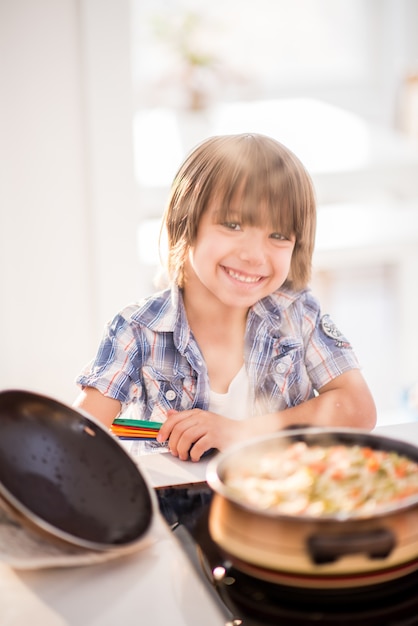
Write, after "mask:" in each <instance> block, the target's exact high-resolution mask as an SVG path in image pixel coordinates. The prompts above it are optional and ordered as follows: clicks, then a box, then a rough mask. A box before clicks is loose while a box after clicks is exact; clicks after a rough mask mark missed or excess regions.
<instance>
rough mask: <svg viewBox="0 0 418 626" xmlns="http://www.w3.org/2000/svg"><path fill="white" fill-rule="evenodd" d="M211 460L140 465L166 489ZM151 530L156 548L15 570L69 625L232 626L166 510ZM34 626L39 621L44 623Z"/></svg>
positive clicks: (415, 428)
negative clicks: (92, 562)
mask: <svg viewBox="0 0 418 626" xmlns="http://www.w3.org/2000/svg"><path fill="white" fill-rule="evenodd" d="M374 432H376V433H377V434H382V435H388V436H390V437H394V438H397V439H401V440H405V441H408V442H410V443H414V444H416V445H418V422H411V423H407V424H394V425H388V426H381V427H378V428H376V429H375V431H374ZM207 463H208V461H207V460H205V461H203V462H202V463H201V464H200V463H197V464H196V463H191V462H186V463H183V462H181V461H179V460H178V459H174V458H173V457H171V456H170V455H169V454H157V455H150V456H144V457H143V458H141V459H140V460H139V462H138V465H139V467H140V468H141V471H143V472H144V475H146V476H147V478H148V479H149V481H150V483H151V485H153V486H157V487H158V486H162V485H166V484H168V483H170V476H171V481H172V482H173V484H181V483H185V484H187V483H193V482H199V481H201V480H202V478H204V474H205V471H206V466H207ZM151 533H152V535H153V539H154V542H153V543H152V545H149V546H148V547H146V548H144V549H142V550H140V551H138V552H136V553H135V554H132V555H130V556H127V557H120V558H118V559H115V560H113V561H109V562H106V563H101V564H100V565H89V566H84V567H72V568H55V569H46V570H35V571H23V570H15V573H17V575H18V578H19V581H20V582H21V583H23V585H22V586H24V589H25V590H26V591H27V592H28V593H34V594H35V595H36V597H37V598H38V599H39V600H40V601H41V602H42V603H43V604H44V605H45V606H46V607H49V608H50V609H51V610H52V611H53V612H54V613H55V614H56V615H57V619H58V621H57V626H58V625H61V624H62V622H61V621H59V618H58V616H59V617H60V618H61V619H64V623H65V624H67V625H69V626H115V624H123V625H124V626H134V625H135V626H138V624H152V626H159V625H162V624H167V623H169V624H170V626H196V624H199V626H217V625H218V624H219V626H225V624H226V618H225V617H224V615H223V613H222V609H221V607H220V605H219V604H218V602H217V601H216V598H215V597H213V598H212V597H211V596H209V595H208V592H207V590H206V589H205V587H204V585H203V582H202V581H201V580H200V578H199V576H197V575H196V572H195V571H194V569H193V567H192V565H191V563H190V562H189V560H188V557H187V555H186V554H185V553H184V552H183V550H182V548H181V547H180V543H178V541H177V540H176V538H175V536H174V535H173V533H172V532H171V531H170V529H169V528H168V526H167V524H166V523H165V521H164V520H163V518H162V516H161V515H160V514H159V513H158V514H156V515H155V517H154V523H153V528H152V529H151ZM0 582H1V581H0ZM0 591H1V584H0ZM0 623H1V621H0ZM12 624H13V626H15V625H16V626H17V625H19V626H26V624H24V625H23V622H17V621H15V622H10V626H12ZM31 624H32V626H37V622H36V621H32V622H31ZM8 625H9V623H8ZM48 626H49V624H48ZM51 626H55V623H54V622H51Z"/></svg>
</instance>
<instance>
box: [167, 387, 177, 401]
mask: <svg viewBox="0 0 418 626" xmlns="http://www.w3.org/2000/svg"><path fill="white" fill-rule="evenodd" d="M165 397H166V398H167V400H174V398H175V397H176V392H175V391H173V390H172V389H169V390H168V391H166V393H165Z"/></svg>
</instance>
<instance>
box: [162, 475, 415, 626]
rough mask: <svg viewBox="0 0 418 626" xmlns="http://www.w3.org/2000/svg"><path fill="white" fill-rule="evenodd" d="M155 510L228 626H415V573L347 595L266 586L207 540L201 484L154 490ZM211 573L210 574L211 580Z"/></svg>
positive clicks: (207, 494) (205, 490) (207, 497)
mask: <svg viewBox="0 0 418 626" xmlns="http://www.w3.org/2000/svg"><path fill="white" fill-rule="evenodd" d="M157 493H158V497H159V502H160V508H161V511H162V513H163V515H164V516H165V518H166V519H167V521H168V523H169V524H170V525H171V527H172V529H173V533H174V534H175V536H176V537H177V539H178V540H179V541H180V543H181V545H182V547H183V549H184V550H185V552H186V553H187V554H188V556H189V558H190V560H191V562H192V564H193V566H194V567H195V570H196V573H197V574H198V575H199V576H200V577H201V579H202V580H203V581H204V583H205V585H206V587H207V589H208V593H210V594H211V596H212V597H213V598H214V599H215V601H216V602H217V603H218V604H219V606H220V607H221V608H222V611H223V614H224V615H225V624H228V625H229V624H230V625H231V626H239V625H242V626H294V625H298V626H312V625H313V624H315V625H318V624H324V625H325V626H326V625H329V626H348V625H349V624H350V625H352V624H353V623H356V624H361V626H415V625H418V572H414V573H412V574H409V575H407V576H403V577H402V578H399V579H397V580H393V581H390V582H385V583H381V584H378V585H368V586H363V587H357V588H349V589H301V588H297V587H289V586H285V585H279V584H276V583H271V582H266V581H263V580H260V579H258V578H255V577H253V576H249V575H248V574H246V573H244V572H241V571H240V570H239V569H237V567H234V565H233V564H231V563H230V562H229V561H228V560H227V559H226V558H225V556H224V555H223V554H222V553H221V551H220V550H219V549H218V547H217V546H216V544H215V543H214V542H213V541H212V540H211V538H210V535H209V530H208V514H209V508H210V501H211V497H212V493H211V491H210V489H209V487H208V486H207V485H205V484H199V485H192V486H188V487H181V488H170V489H162V490H158V492H157ZM214 573H215V574H214Z"/></svg>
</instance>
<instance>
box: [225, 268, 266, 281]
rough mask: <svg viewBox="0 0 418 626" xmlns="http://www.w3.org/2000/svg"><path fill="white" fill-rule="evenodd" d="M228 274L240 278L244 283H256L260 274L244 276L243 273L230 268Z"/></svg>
mask: <svg viewBox="0 0 418 626" xmlns="http://www.w3.org/2000/svg"><path fill="white" fill-rule="evenodd" d="M228 274H229V275H230V276H232V278H236V280H240V281H241V282H243V283H256V282H257V281H258V280H259V277H258V276H243V275H242V274H238V273H237V272H233V271H232V270H228Z"/></svg>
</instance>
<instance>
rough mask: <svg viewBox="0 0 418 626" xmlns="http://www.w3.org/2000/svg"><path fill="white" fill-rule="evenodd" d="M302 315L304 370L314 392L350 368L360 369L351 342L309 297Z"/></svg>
mask: <svg viewBox="0 0 418 626" xmlns="http://www.w3.org/2000/svg"><path fill="white" fill-rule="evenodd" d="M305 305H306V306H305V312H304V316H303V335H304V343H305V355H306V367H307V370H308V374H309V377H310V379H311V380H312V382H313V384H314V386H315V388H316V389H320V388H321V387H323V386H324V385H326V384H327V383H329V382H330V381H331V380H333V379H334V378H336V377H337V376H340V375H341V374H344V373H345V372H347V371H350V370H352V369H360V364H359V362H358V359H357V356H356V354H355V352H354V350H353V348H352V346H351V343H350V342H349V341H348V339H347V338H346V337H345V335H344V334H343V333H342V332H341V330H340V329H339V328H338V327H337V325H336V324H335V323H334V322H333V320H332V318H331V317H330V316H329V315H328V314H322V312H321V310H320V305H319V302H318V301H317V300H316V298H314V297H313V296H312V294H309V295H308V296H307V300H306V303H305Z"/></svg>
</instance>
